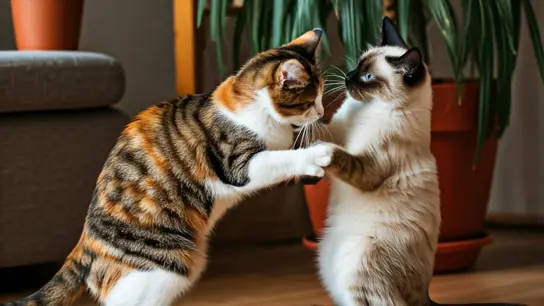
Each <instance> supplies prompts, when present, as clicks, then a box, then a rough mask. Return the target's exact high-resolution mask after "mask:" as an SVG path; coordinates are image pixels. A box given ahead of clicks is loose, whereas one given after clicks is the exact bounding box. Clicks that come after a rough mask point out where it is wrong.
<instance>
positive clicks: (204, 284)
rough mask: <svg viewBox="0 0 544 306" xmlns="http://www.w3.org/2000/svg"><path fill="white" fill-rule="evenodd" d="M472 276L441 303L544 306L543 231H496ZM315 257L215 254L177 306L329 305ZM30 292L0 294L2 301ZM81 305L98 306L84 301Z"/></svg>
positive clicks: (442, 282) (461, 278) (296, 250)
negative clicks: (316, 270)
mask: <svg viewBox="0 0 544 306" xmlns="http://www.w3.org/2000/svg"><path fill="white" fill-rule="evenodd" d="M492 235H493V236H494V237H495V239H496V240H495V242H494V244H493V245H491V246H489V247H487V248H486V249H485V250H484V251H483V253H482V255H481V257H480V260H479V262H478V264H477V267H476V268H475V269H474V270H472V271H469V272H464V273H458V274H448V275H439V276H435V278H434V279H433V282H432V284H431V296H432V297H433V299H434V300H435V301H437V302H441V303H467V302H518V303H524V304H527V305H534V306H541V305H544V232H536V231H511V230H509V231H505V230H501V231H493V232H492ZM314 266H315V265H314V258H313V254H312V253H311V252H310V251H307V250H306V249H304V248H302V247H301V246H300V245H298V244H287V245H277V246H259V247H252V248H248V249H243V250H242V249H238V250H216V251H215V252H212V254H211V264H210V266H209V269H208V271H207V273H206V274H205V276H204V278H203V279H202V281H201V282H199V283H198V284H197V285H196V287H195V288H194V290H192V291H191V292H190V293H189V294H188V295H187V296H186V297H185V298H184V299H183V300H181V301H180V302H179V303H178V305H190V306H203V305H206V306H213V305H226V306H234V305H236V306H245V305H260V306H272V305H274V306H277V305H281V306H290V305H293V306H294V305H305V306H315V305H330V302H329V301H328V299H327V296H326V294H325V292H324V291H323V290H322V288H321V286H320V283H319V281H318V279H317V278H316V276H315V268H314ZM25 294H26V293H0V301H7V300H8V299H13V298H17V297H21V296H23V295H25ZM76 305H80V306H83V305H84V306H90V305H94V304H93V303H92V302H91V301H90V300H89V299H88V298H84V299H83V300H81V301H80V302H79V303H77V304H76Z"/></svg>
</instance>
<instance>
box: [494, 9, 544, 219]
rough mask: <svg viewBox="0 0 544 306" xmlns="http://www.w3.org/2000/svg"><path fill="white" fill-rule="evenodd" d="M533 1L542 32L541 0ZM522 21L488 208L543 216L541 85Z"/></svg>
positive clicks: (543, 105)
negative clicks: (507, 120)
mask: <svg viewBox="0 0 544 306" xmlns="http://www.w3.org/2000/svg"><path fill="white" fill-rule="evenodd" d="M532 3H533V7H534V9H535V15H536V16H537V18H539V17H540V20H539V24H540V33H544V19H543V18H542V16H544V1H532ZM525 23H526V22H525V20H522V32H521V34H522V36H521V41H520V50H519V55H518V62H517V68H516V73H515V76H514V83H513V98H512V113H511V117H510V126H509V128H508V130H507V131H506V134H505V135H504V136H503V138H502V140H501V143H500V147H499V152H498V153H499V155H498V160H497V167H496V169H495V176H494V184H493V190H492V196H491V202H490V211H491V212H493V213H515V214H522V215H527V214H533V215H534V214H538V215H539V216H540V218H541V220H544V205H543V204H544V189H543V188H542V186H543V183H544V158H543V157H544V123H543V120H542V119H543V118H544V86H543V85H542V78H541V77H540V74H539V72H538V69H537V63H536V59H535V56H534V53H533V47H532V42H531V39H530V36H529V32H528V29H527V26H526V24H525Z"/></svg>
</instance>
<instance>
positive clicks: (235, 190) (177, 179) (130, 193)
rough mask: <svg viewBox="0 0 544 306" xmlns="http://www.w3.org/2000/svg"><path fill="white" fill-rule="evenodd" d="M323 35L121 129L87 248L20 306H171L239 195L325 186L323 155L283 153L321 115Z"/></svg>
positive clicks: (262, 57)
mask: <svg viewBox="0 0 544 306" xmlns="http://www.w3.org/2000/svg"><path fill="white" fill-rule="evenodd" d="M321 34H322V32H321V30H320V29H315V30H313V31H309V32H307V33H306V34H304V35H303V36H301V37H300V38H298V39H296V40H294V41H293V42H291V43H289V44H287V45H285V46H282V47H279V48H276V49H272V50H268V51H265V52H262V53H260V54H258V55H257V56H256V57H254V58H253V59H251V60H250V61H249V62H248V63H246V64H245V65H244V66H243V67H242V68H241V69H240V71H239V72H238V73H237V74H236V75H235V76H232V77H230V78H229V79H227V80H226V81H225V82H223V83H222V84H221V85H220V86H219V87H218V88H217V89H216V90H215V91H214V92H213V93H212V94H203V95H193V96H187V97H182V98H178V99H175V100H172V101H168V102H163V103H159V104H157V105H154V106H152V107H150V108H149V109H147V110H145V111H144V112H142V113H140V114H139V115H137V116H136V117H135V118H134V119H133V120H132V121H131V122H130V123H129V124H128V125H127V126H126V128H125V129H124V131H123V132H122V134H121V136H120V137H119V139H118V141H117V143H116V145H115V146H114V148H113V150H112V151H111V153H110V155H109V157H108V159H107V161H106V163H105V165H104V167H103V170H102V172H101V173H100V175H99V177H98V181H97V184H96V189H95V192H94V194H93V197H92V201H91V205H90V208H89V211H88V215H87V218H86V220H85V224H84V227H83V232H82V235H81V238H80V240H79V242H78V244H77V245H76V247H75V248H74V250H73V251H72V252H71V254H70V255H69V256H68V258H67V259H66V262H65V264H64V265H63V266H62V268H61V269H60V271H59V272H58V273H57V274H56V275H55V276H54V277H53V279H52V280H51V281H50V282H49V283H48V284H46V285H45V286H44V287H43V288H42V289H41V290H39V291H38V292H36V293H34V294H33V295H31V296H29V297H27V298H26V299H23V300H21V301H17V302H12V303H7V304H1V305H2V306H7V305H28V306H30V305H34V306H57V305H59V306H60V305H69V304H70V303H71V302H72V301H73V300H74V299H76V298H77V297H78V296H79V294H80V293H82V292H83V291H85V290H88V291H89V293H90V294H91V295H92V296H93V297H95V298H96V299H97V301H98V302H100V303H101V304H103V305H106V306H136V305H142V306H159V305H171V304H172V303H173V301H174V300H175V299H176V298H177V297H179V296H180V295H182V294H183V293H185V292H186V291H187V290H188V289H189V288H190V287H191V285H192V284H193V283H194V282H195V281H196V280H197V279H198V278H199V277H200V275H201V273H202V272H203V270H204V268H205V265H206V251H207V250H206V248H207V238H208V234H210V232H211V230H212V229H213V227H214V224H215V223H216V221H217V220H218V219H219V218H221V216H222V215H223V214H224V213H225V211H226V210H228V209H229V208H230V207H232V206H233V205H235V204H236V203H237V202H239V201H240V200H241V199H242V197H244V196H246V195H248V194H251V193H253V192H256V191H258V190H260V189H262V188H267V187H270V186H273V185H275V184H278V183H281V182H282V181H285V180H290V179H293V178H295V179H296V178H298V177H301V176H305V175H310V176H322V175H324V170H323V169H322V167H325V166H327V165H328V164H329V163H330V160H331V155H332V150H331V149H330V147H327V146H323V145H321V146H313V147H309V148H306V149H299V150H287V149H288V148H290V147H291V145H292V142H293V139H292V138H293V137H292V136H293V133H292V132H293V130H292V125H301V124H304V123H305V122H311V121H315V120H317V119H318V118H319V117H320V116H321V115H322V114H323V105H322V102H321V97H322V90H323V80H322V79H321V74H320V73H319V68H318V65H317V60H316V50H317V48H318V45H319V42H320V39H321Z"/></svg>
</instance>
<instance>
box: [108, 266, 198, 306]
mask: <svg viewBox="0 0 544 306" xmlns="http://www.w3.org/2000/svg"><path fill="white" fill-rule="evenodd" d="M191 284H192V281H191V280H190V279H189V278H187V277H185V276H182V275H179V274H176V273H172V272H168V271H165V270H162V269H155V270H151V271H137V270H133V271H130V272H128V273H127V274H125V275H124V276H122V277H121V278H120V279H119V280H118V281H117V282H116V283H115V284H114V285H113V287H112V288H111V289H110V291H109V293H108V294H107V296H106V297H105V299H104V300H103V305H104V306H170V305H172V304H173V303H174V301H175V300H176V299H177V298H178V297H179V296H181V295H182V294H183V293H185V292H186V291H187V290H188V289H189V288H190V287H191Z"/></svg>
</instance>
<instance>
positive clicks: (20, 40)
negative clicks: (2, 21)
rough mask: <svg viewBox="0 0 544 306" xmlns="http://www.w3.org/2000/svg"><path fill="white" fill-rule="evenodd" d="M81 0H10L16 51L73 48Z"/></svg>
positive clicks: (75, 43)
mask: <svg viewBox="0 0 544 306" xmlns="http://www.w3.org/2000/svg"><path fill="white" fill-rule="evenodd" d="M82 13H83V0H11V14H12V17H13V26H14V29H15V40H16V41H17V48H18V49H19V50H76V49H78V44H79V33H80V29H81V16H82Z"/></svg>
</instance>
